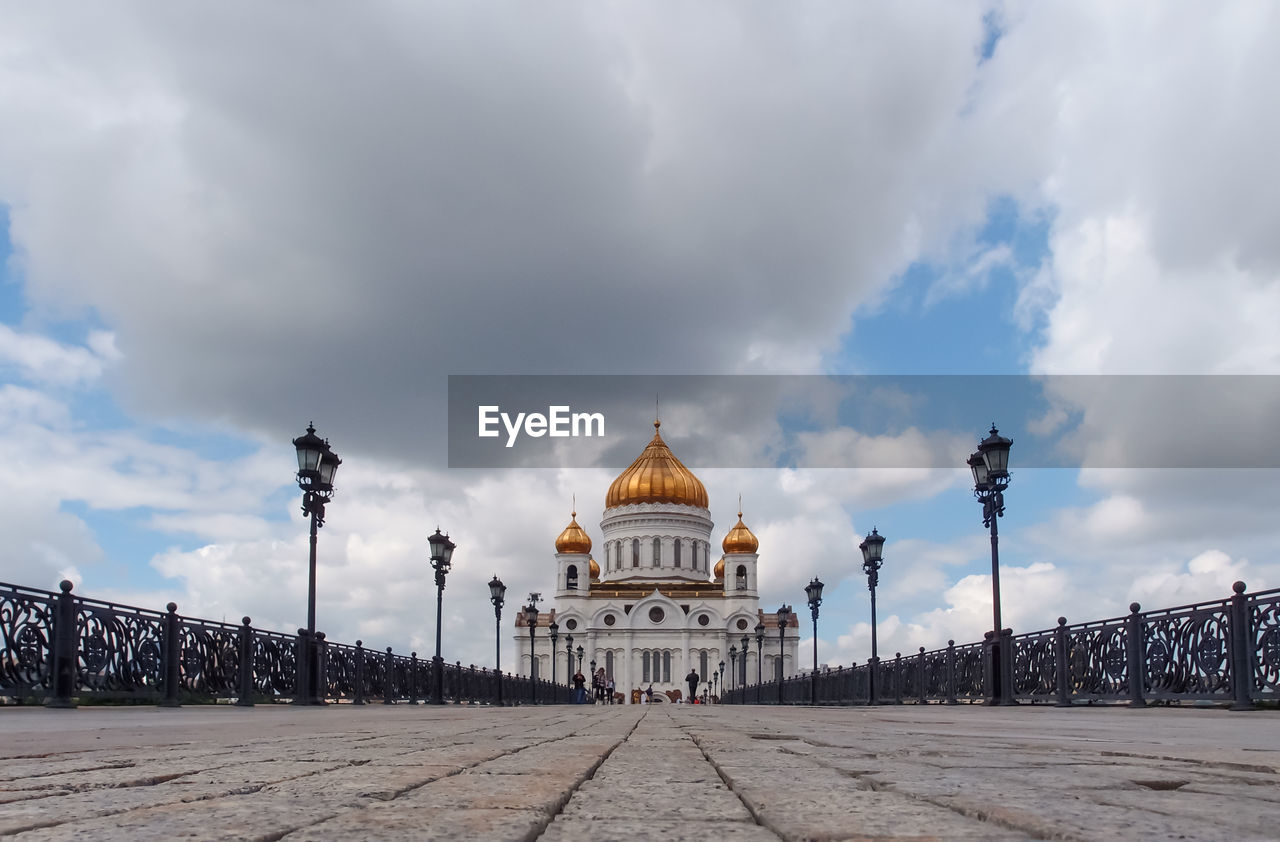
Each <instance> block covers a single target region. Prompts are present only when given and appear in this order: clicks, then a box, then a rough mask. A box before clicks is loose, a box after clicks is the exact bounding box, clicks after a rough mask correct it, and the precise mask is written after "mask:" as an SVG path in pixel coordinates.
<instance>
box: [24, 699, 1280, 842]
mask: <svg viewBox="0 0 1280 842" xmlns="http://www.w3.org/2000/svg"><path fill="white" fill-rule="evenodd" d="M1278 827H1280V714H1277V713H1276V712H1272V711H1262V712H1253V713H1247V714H1235V713H1227V712H1225V711H1219V710H1187V709H1157V710H1144V711H1132V710H1127V709H1120V708H1092V709H1056V708H1047V707H1024V708H1012V709H1010V708H983V707H978V706H972V707H971V706H963V707H959V708H957V707H943V706H921V707H917V706H914V705H911V706H906V705H904V706H896V707H886V708H843V709H838V708H806V707H784V708H776V707H773V708H752V707H741V708H740V707H727V706H726V707H717V706H707V707H703V706H683V705H681V706H666V705H652V706H644V707H634V706H623V707H522V708H506V709H494V708H484V707H467V706H427V705H420V706H409V705H395V706H383V705H370V706H366V707H353V706H348V705H341V706H330V707H327V708H322V709H306V708H291V707H285V706H269V705H263V706H260V707H258V708H255V709H252V710H242V709H235V708H229V707H223V706H218V707H200V708H184V709H180V710H177V711H172V710H166V711H154V710H150V709H145V708H92V709H84V710H79V711H45V710H39V709H18V710H13V709H8V710H3V709H0V835H11V834H16V836H14V838H15V839H19V840H46V839H47V840H57V839H94V840H99V839H103V840H113V839H121V840H123V839H128V840H134V839H139V840H146V839H172V838H179V839H227V838H236V839H263V840H267V839H288V840H327V839H339V838H341V839H344V840H349V839H352V838H358V839H445V838H448V839H485V840H488V839H496V840H505V839H511V840H534V839H545V840H567V839H583V838H589V839H591V840H592V842H600V840H611V839H619V840H622V839H626V840H635V839H637V838H646V839H648V838H654V839H663V840H664V842H676V840H683V839H689V840H692V839H698V840H707V839H717V840H719V839H725V840H730V842H732V840H748V841H749V842H754V840H766V839H767V840H776V839H786V840H837V839H838V840H854V839H885V840H888V839H894V840H903V839H1054V840H1093V839H1098V840H1103V839H1106V840H1110V839H1115V838H1132V839H1143V840H1146V839H1152V840H1159V839H1183V840H1185V839H1232V840H1236V839H1241V840H1248V839H1275V838H1277V836H1278V835H1280V834H1278V832H1277V828H1278Z"/></svg>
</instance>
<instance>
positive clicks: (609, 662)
mask: <svg viewBox="0 0 1280 842" xmlns="http://www.w3.org/2000/svg"><path fill="white" fill-rule="evenodd" d="M604 677H605V678H613V650H612V649H610V650H608V651H607V652H605V653H604Z"/></svg>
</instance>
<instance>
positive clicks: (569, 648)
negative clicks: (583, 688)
mask: <svg viewBox="0 0 1280 842" xmlns="http://www.w3.org/2000/svg"><path fill="white" fill-rule="evenodd" d="M552 657H553V658H554V657H555V656H554V655H552ZM564 669H565V676H564V684H565V686H566V687H572V686H573V635H571V634H566V635H565V636H564Z"/></svg>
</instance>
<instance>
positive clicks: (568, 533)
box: [556, 510, 591, 553]
mask: <svg viewBox="0 0 1280 842" xmlns="http://www.w3.org/2000/svg"><path fill="white" fill-rule="evenodd" d="M556 552H558V553H589V552H591V536H590V535H588V534H587V531H586V530H585V529H583V528H582V527H581V526H578V512H577V511H576V510H575V511H574V512H573V514H572V515H570V520H569V525H568V526H566V527H565V528H564V531H563V532H561V533H560V536H559V537H558V538H556Z"/></svg>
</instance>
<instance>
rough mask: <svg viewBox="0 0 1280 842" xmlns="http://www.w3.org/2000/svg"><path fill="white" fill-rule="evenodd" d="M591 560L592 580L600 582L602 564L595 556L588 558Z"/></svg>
mask: <svg viewBox="0 0 1280 842" xmlns="http://www.w3.org/2000/svg"><path fill="white" fill-rule="evenodd" d="M587 560H588V561H589V562H591V567H590V568H589V569H590V570H591V581H593V582H598V581H599V580H600V564H599V562H597V561H596V560H595V559H594V558H590V559H587Z"/></svg>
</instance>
